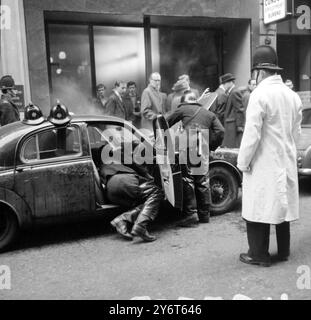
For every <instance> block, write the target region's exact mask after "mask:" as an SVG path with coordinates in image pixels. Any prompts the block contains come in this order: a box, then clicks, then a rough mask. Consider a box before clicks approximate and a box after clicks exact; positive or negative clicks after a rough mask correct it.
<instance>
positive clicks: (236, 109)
mask: <svg viewBox="0 0 311 320" xmlns="http://www.w3.org/2000/svg"><path fill="white" fill-rule="evenodd" d="M242 98H243V91H242V90H241V89H239V88H235V89H233V90H232V91H231V93H230V95H229V98H228V102H227V106H226V111H225V137H224V142H223V146H225V147H228V148H239V147H240V144H241V140H242V136H243V131H244V126H245V109H244V106H243V103H242Z"/></svg>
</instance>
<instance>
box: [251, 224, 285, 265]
mask: <svg viewBox="0 0 311 320" xmlns="http://www.w3.org/2000/svg"><path fill="white" fill-rule="evenodd" d="M246 226H247V238H248V245H249V252H248V255H249V256H250V257H252V258H253V259H256V260H260V261H269V260H270V254H269V242H270V224H265V223H256V222H249V221H246ZM275 228H276V239H277V246H278V255H279V256H280V257H288V256H289V253H290V223H289V222H284V223H282V224H279V225H276V226H275Z"/></svg>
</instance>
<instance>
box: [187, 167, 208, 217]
mask: <svg viewBox="0 0 311 320" xmlns="http://www.w3.org/2000/svg"><path fill="white" fill-rule="evenodd" d="M182 175H183V196H184V203H183V207H184V208H183V212H184V214H185V215H186V216H190V215H192V214H195V213H198V215H199V216H202V217H203V216H206V215H209V209H210V204H211V190H210V184H209V175H208V173H207V174H206V175H198V176H192V175H191V174H190V170H189V168H188V167H187V166H186V165H184V166H182Z"/></svg>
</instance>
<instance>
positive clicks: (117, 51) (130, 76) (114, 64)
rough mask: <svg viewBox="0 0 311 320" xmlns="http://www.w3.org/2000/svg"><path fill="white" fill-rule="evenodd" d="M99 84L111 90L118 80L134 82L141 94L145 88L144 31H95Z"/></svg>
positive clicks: (115, 29)
mask: <svg viewBox="0 0 311 320" xmlns="http://www.w3.org/2000/svg"><path fill="white" fill-rule="evenodd" d="M94 46H95V63H96V66H95V68H96V77H97V83H104V84H105V86H106V87H107V88H108V91H109V89H110V90H111V89H112V88H113V87H114V84H115V82H116V80H124V81H135V82H136V83H137V88H138V91H139V92H141V90H143V89H144V87H145V44H144V29H143V28H130V27H101V26H95V27H94Z"/></svg>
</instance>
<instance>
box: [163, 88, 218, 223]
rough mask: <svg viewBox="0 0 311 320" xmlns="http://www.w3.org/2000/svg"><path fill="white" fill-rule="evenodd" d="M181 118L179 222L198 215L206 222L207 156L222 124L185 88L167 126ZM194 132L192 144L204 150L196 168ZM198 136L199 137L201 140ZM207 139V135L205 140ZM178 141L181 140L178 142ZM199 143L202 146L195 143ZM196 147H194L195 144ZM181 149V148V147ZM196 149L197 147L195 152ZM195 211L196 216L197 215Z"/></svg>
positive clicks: (214, 144) (215, 142) (194, 219)
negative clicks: (181, 201) (182, 156)
mask: <svg viewBox="0 0 311 320" xmlns="http://www.w3.org/2000/svg"><path fill="white" fill-rule="evenodd" d="M179 121H182V123H183V128H184V129H185V132H186V133H187V140H188V139H189V140H188V142H187V147H186V148H187V153H188V155H187V161H185V162H186V163H183V166H182V167H183V182H184V215H185V218H184V219H183V220H182V221H181V222H180V225H181V226H185V227H187V226H192V225H193V224H194V223H197V221H198V218H199V221H200V222H201V223H209V218H210V203H211V193H210V186H209V177H208V171H209V168H208V160H209V159H208V157H209V149H208V145H209V147H210V149H211V150H215V149H217V147H218V146H220V145H221V143H222V140H223V137H224V128H223V126H222V125H221V123H220V121H219V120H218V118H217V117H216V115H215V114H213V113H212V112H210V111H208V110H206V109H204V108H203V107H202V105H201V104H200V103H198V102H197V100H196V96H195V94H194V93H193V92H192V91H190V90H189V91H186V92H185V93H184V95H183V96H182V98H181V104H180V105H179V106H178V108H177V109H176V110H175V112H174V113H173V114H172V115H170V116H169V117H168V118H167V122H168V125H169V127H172V126H173V125H174V124H175V123H177V122H179ZM208 130H209V138H206V137H205V139H204V136H205V134H203V137H202V131H204V132H206V131H207V132H208ZM193 131H194V133H195V134H196V141H195V146H196V147H197V148H199V149H202V150H201V151H203V150H205V152H203V153H202V152H201V151H200V152H199V153H202V156H201V162H202V163H201V164H202V166H201V167H200V168H199V170H196V168H195V167H194V164H193V163H192V161H190V160H191V155H193V152H194V151H193V148H192V147H191V146H190V145H192V142H191V139H192V137H191V136H192V133H191V132H193ZM200 139H202V140H201V141H200ZM206 139H209V141H208V140H206ZM179 144H180V142H179ZM197 144H198V145H200V144H201V147H199V146H198V145H197ZM195 149H196V148H195ZM180 151H181V150H180ZM197 151H198V150H196V152H197ZM197 215H198V217H197Z"/></svg>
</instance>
